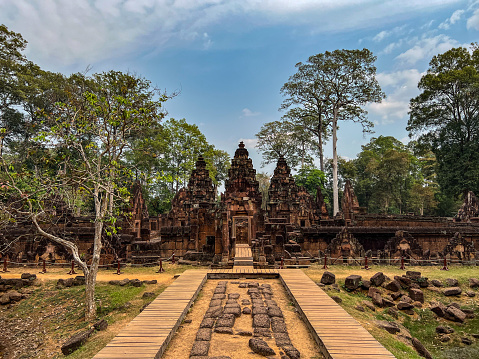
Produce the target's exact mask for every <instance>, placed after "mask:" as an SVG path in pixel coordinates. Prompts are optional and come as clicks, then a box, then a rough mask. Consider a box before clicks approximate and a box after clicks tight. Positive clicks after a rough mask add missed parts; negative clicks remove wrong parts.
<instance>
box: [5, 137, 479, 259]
mask: <svg viewBox="0 0 479 359" xmlns="http://www.w3.org/2000/svg"><path fill="white" fill-rule="evenodd" d="M262 202H263V199H262V195H261V192H260V191H259V183H258V181H257V180H256V171H255V169H254V168H253V163H252V160H251V159H250V158H249V154H248V150H247V149H246V148H245V145H244V144H243V142H241V143H240V144H239V146H238V148H237V150H236V152H235V155H234V158H233V159H232V161H231V168H230V169H229V173H228V179H227V180H226V183H225V191H224V193H222V194H221V197H220V199H218V198H217V197H216V193H215V189H214V186H213V182H212V180H211V178H210V177H209V173H208V170H207V169H206V162H205V161H204V159H203V158H202V157H201V156H200V157H199V158H198V160H197V162H196V168H195V169H194V170H193V171H192V173H191V176H190V179H189V182H188V185H187V186H186V187H185V188H182V189H181V190H180V191H179V192H178V193H177V194H176V196H175V197H174V199H173V201H172V208H171V211H170V212H169V213H166V214H162V215H160V216H158V217H150V216H149V215H148V210H147V208H146V205H145V201H144V199H143V196H142V193H141V188H140V186H139V185H138V184H136V185H135V187H134V189H133V196H132V200H131V203H130V207H131V208H130V212H131V216H130V218H128V219H124V220H123V222H122V223H121V224H120V226H121V228H122V229H121V231H120V233H119V234H118V235H116V236H115V237H114V238H113V237H107V236H106V234H105V235H104V238H105V241H104V244H105V245H104V248H103V250H102V263H112V262H113V261H116V260H119V259H120V260H122V261H128V262H132V263H138V264H140V263H153V262H156V261H158V259H159V258H169V257H171V256H172V255H173V254H175V255H176V256H177V257H182V258H183V260H185V261H194V262H201V263H210V264H217V265H223V266H228V265H232V264H233V258H234V257H235V248H238V247H239V246H241V247H243V248H248V250H249V249H251V253H252V257H253V258H252V260H253V261H254V265H255V266H257V267H267V266H272V265H275V262H278V261H279V260H281V258H284V259H285V261H286V263H287V264H290V265H294V264H297V265H301V264H308V263H310V262H313V261H316V260H318V258H322V257H323V256H325V255H327V256H328V257H330V258H332V259H331V260H333V261H334V262H338V261H339V262H341V263H342V262H349V263H351V262H353V263H354V262H357V263H359V262H360V260H361V258H362V257H364V256H366V255H367V256H368V257H369V258H371V259H373V260H375V261H380V262H382V263H388V262H391V260H392V261H395V260H397V259H398V258H401V257H404V258H405V259H406V260H408V261H410V262H411V263H415V264H418V263H424V262H421V260H439V259H442V258H444V257H447V258H451V259H457V260H460V261H463V262H467V261H472V260H475V259H476V258H478V259H479V257H478V255H479V253H478V249H479V244H478V239H479V201H478V200H477V198H476V197H475V195H474V194H473V193H472V192H469V193H468V194H467V196H466V197H465V200H464V204H463V205H462V207H461V209H460V210H459V212H458V214H457V215H456V217H455V218H443V217H426V216H415V215H377V214H368V213H367V211H366V209H365V208H362V207H360V206H359V203H358V200H357V198H356V196H355V194H354V190H353V188H352V186H351V184H350V183H349V182H346V185H345V188H344V193H343V198H342V206H341V212H339V213H338V214H337V215H336V216H335V217H334V218H330V217H329V215H328V211H327V209H326V205H325V202H324V199H323V196H322V193H321V189H320V188H318V190H317V195H316V197H315V198H314V197H313V196H311V195H310V194H309V193H308V192H307V191H306V190H305V189H304V188H303V187H301V186H298V185H297V184H296V183H295V180H294V178H293V176H292V175H291V171H290V168H289V167H288V164H287V163H286V161H285V160H284V158H280V159H279V160H278V162H277V165H276V168H275V170H274V174H273V176H272V178H271V181H270V187H269V190H268V198H267V201H266V203H265V204H263V207H262ZM57 208H58V213H57V217H58V218H57V219H56V220H55V223H56V224H55V226H56V227H55V228H54V230H55V231H56V232H57V233H61V235H62V236H63V238H67V239H70V240H72V241H74V242H76V243H77V245H78V247H79V248H80V251H81V252H82V253H84V255H85V256H86V257H87V258H88V256H89V255H90V254H91V253H92V243H93V233H94V229H93V225H92V221H91V218H88V217H76V216H74V215H73V214H72V213H71V211H69V210H68V209H67V208H61V206H57ZM27 222H28V221H19V222H18V223H17V225H15V226H14V227H12V228H10V229H8V230H4V232H3V233H0V243H10V245H9V246H7V248H8V250H7V251H5V252H4V255H6V256H8V257H9V258H10V260H12V261H14V262H29V261H30V262H33V261H35V262H38V261H40V260H42V259H44V260H48V261H52V262H55V261H56V262H64V261H68V260H70V259H71V254H69V253H68V252H67V251H66V250H65V249H64V248H63V247H61V246H60V245H58V244H55V243H51V242H49V241H48V240H46V239H45V238H43V237H41V236H39V235H38V234H37V233H36V231H35V230H34V229H33V227H32V226H31V223H27ZM49 229H50V230H51V229H52V228H51V227H50V228H49Z"/></svg>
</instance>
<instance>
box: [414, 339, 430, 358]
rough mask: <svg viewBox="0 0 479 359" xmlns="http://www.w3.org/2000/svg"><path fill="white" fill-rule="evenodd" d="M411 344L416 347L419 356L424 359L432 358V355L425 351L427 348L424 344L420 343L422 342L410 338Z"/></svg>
mask: <svg viewBox="0 0 479 359" xmlns="http://www.w3.org/2000/svg"><path fill="white" fill-rule="evenodd" d="M412 346H413V347H414V349H416V351H417V353H418V354H419V355H420V356H422V357H424V358H426V359H433V358H432V355H431V354H430V353H429V352H428V351H427V349H426V348H425V347H424V345H422V343H421V342H420V341H419V340H418V339H416V338H412Z"/></svg>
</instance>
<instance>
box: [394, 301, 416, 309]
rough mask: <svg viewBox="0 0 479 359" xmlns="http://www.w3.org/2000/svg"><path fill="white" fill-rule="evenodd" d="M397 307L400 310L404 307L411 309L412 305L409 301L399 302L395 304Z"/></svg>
mask: <svg viewBox="0 0 479 359" xmlns="http://www.w3.org/2000/svg"><path fill="white" fill-rule="evenodd" d="M397 307H398V309H400V310H404V309H412V308H414V305H412V304H411V303H406V302H399V303H398V304H397Z"/></svg>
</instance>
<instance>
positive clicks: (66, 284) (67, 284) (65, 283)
mask: <svg viewBox="0 0 479 359" xmlns="http://www.w3.org/2000/svg"><path fill="white" fill-rule="evenodd" d="M72 285H73V278H66V279H62V278H60V279H59V280H58V282H57V286H64V287H71V286H72Z"/></svg>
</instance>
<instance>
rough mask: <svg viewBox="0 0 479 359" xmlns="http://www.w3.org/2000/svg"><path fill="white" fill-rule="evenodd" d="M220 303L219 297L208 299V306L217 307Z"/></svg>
mask: <svg viewBox="0 0 479 359" xmlns="http://www.w3.org/2000/svg"><path fill="white" fill-rule="evenodd" d="M221 303H223V301H222V300H220V299H212V300H210V307H218V306H220V305H221Z"/></svg>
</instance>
